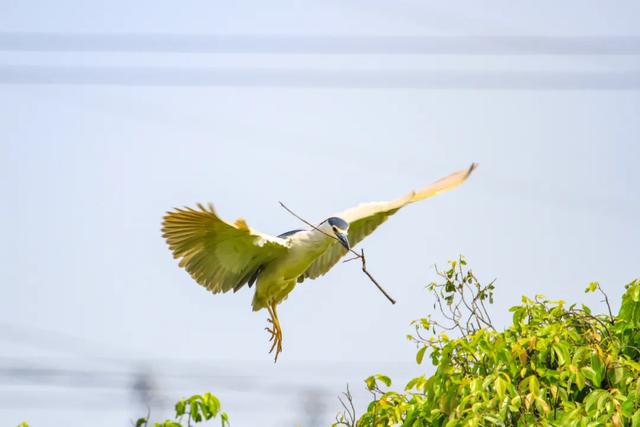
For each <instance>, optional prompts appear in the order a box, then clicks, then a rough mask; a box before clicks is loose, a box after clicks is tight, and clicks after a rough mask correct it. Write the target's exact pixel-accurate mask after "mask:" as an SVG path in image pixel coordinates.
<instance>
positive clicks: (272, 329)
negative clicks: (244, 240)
mask: <svg viewBox="0 0 640 427" xmlns="http://www.w3.org/2000/svg"><path fill="white" fill-rule="evenodd" d="M267 321H268V322H269V323H271V325H270V326H269V327H266V328H264V329H265V330H266V331H267V332H269V334H270V335H271V336H270V337H269V342H273V343H272V344H271V349H269V353H273V351H274V350H275V351H276V355H275V358H274V360H273V361H274V363H275V362H277V361H278V356H279V355H280V353H281V352H282V329H281V328H280V322H279V321H278V318H277V317H276V318H271V319H267Z"/></svg>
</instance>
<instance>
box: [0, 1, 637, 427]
mask: <svg viewBox="0 0 640 427" xmlns="http://www.w3.org/2000/svg"><path fill="white" fill-rule="evenodd" d="M639 89H640V5H639V4H638V3H637V2H635V1H619V2H616V3H615V5H614V4H613V3H606V2H604V3H603V2H597V1H584V0H580V1H577V0H575V1H565V2H556V1H535V2H533V1H531V2H512V1H506V0H504V1H494V2H477V1H461V2H448V3H446V4H444V3H442V2H425V1H410V0H400V1H393V2H391V1H380V0H373V1H371V0H370V1H363V0H353V1H331V0H330V1H326V2H305V1H270V2H259V1H247V2H233V3H231V2H216V1H209V2H203V1H191V0H184V1H181V2H158V1H146V0H143V1H137V2H125V1H122V0H114V1H110V2H82V1H77V0H75V1H73V0H62V1H56V2H48V1H11V0H0V194H1V195H2V202H1V203H0V220H1V221H2V224H3V226H2V243H1V244H0V257H1V261H0V285H1V286H2V288H1V289H2V296H1V297H0V424H2V425H6V426H13V425H16V424H18V423H19V422H20V421H22V420H26V421H29V422H30V423H31V425H32V426H61V425H64V426H85V425H88V423H89V422H90V425H92V426H105V427H106V426H109V427H112V426H128V425H131V420H134V419H136V418H137V417H139V416H144V415H146V414H147V411H150V413H151V416H152V418H154V419H160V418H163V417H166V416H169V415H171V410H172V404H173V402H175V401H176V400H177V399H179V398H183V397H186V396H189V395H191V394H193V393H200V392H204V391H211V392H213V393H214V394H216V395H217V396H218V397H219V398H220V400H221V401H222V404H223V407H224V409H225V410H227V411H228V412H229V414H230V417H231V422H232V425H234V426H235V427H238V426H257V425H260V426H305V427H306V426H320V425H328V424H329V423H330V422H331V421H332V420H333V419H334V417H335V415H336V412H337V411H338V410H339V409H340V405H339V402H338V400H337V396H338V395H340V393H341V392H343V391H345V390H346V385H347V384H349V386H350V389H351V390H352V392H353V395H354V399H355V403H356V405H357V408H358V409H360V410H361V409H362V408H363V407H364V405H366V403H367V401H368V399H369V395H368V393H367V392H366V391H365V388H364V384H363V379H364V378H365V377H366V376H368V375H370V374H374V373H384V374H387V375H389V376H391V377H392V378H393V379H394V380H395V383H394V385H395V386H397V387H399V388H400V387H403V386H404V382H405V381H406V380H407V379H409V378H412V377H413V376H416V375H418V374H420V373H422V372H425V371H426V372H429V368H428V366H426V365H428V363H426V362H425V366H417V365H416V364H415V362H414V353H415V347H413V346H412V344H411V343H409V342H407V340H406V338H405V335H406V334H407V333H410V332H411V328H410V326H409V322H410V321H411V320H413V319H415V318H418V317H420V316H423V315H425V314H428V313H429V311H430V309H431V307H432V304H433V300H431V299H430V297H429V296H428V295H427V293H426V292H425V290H424V286H425V284H426V283H428V282H429V281H431V280H433V279H434V276H435V275H434V268H433V265H434V264H436V263H437V264H438V265H440V266H445V265H446V261H447V260H449V259H454V258H455V257H457V255H458V254H459V253H463V254H465V255H466V257H467V259H468V260H469V263H470V265H471V266H472V268H473V269H474V271H475V273H476V274H477V275H478V276H479V278H481V279H482V280H485V281H489V280H492V279H494V278H497V282H496V286H497V289H496V303H495V305H494V306H493V307H492V309H491V313H492V315H493V319H494V321H495V322H496V323H497V324H498V325H500V326H504V325H506V324H507V323H508V322H509V321H510V313H509V312H508V311H507V310H508V307H510V306H511V305H514V304H516V303H518V302H519V300H520V297H521V295H523V294H527V295H534V294H537V293H543V294H546V295H548V296H550V297H554V298H563V299H565V300H566V301H568V302H588V303H589V304H594V305H596V304H599V302H598V297H597V296H594V295H585V294H584V293H583V289H584V288H585V286H586V285H587V284H588V282H589V281H591V280H598V281H600V282H601V284H602V286H603V287H604V288H605V289H606V290H607V291H608V293H609V296H610V298H611V299H612V301H617V300H619V298H620V295H621V293H622V289H623V286H624V284H625V283H627V282H629V281H630V280H631V279H632V278H634V277H637V276H638V274H640V255H639V251H638V241H639V240H640V227H639V226H638V218H639V216H640V199H639V197H638V184H639V183H640V178H639V175H638V171H637V165H638V162H639V160H640V141H639V137H640V120H638V118H639V117H640V92H639ZM472 161H476V162H479V163H480V168H479V169H478V171H477V172H476V173H475V174H474V175H473V176H472V178H471V179H470V180H469V181H468V183H466V184H465V185H464V186H463V187H460V188H459V189H456V190H455V191H453V192H451V193H447V194H445V195H442V196H439V197H437V198H434V199H430V200H428V201H425V202H422V203H420V204H416V205H413V206H411V207H409V208H407V209H405V210H403V211H401V212H400V213H398V214H397V215H396V216H394V217H393V218H392V219H391V220H390V221H389V222H388V223H386V224H384V225H383V226H382V227H381V228H379V229H378V231H377V232H376V233H375V234H373V235H372V236H371V237H370V238H368V239H367V240H366V241H365V242H364V244H363V245H362V247H364V248H365V249H366V251H367V258H368V264H369V269H370V270H371V272H372V273H373V274H374V275H375V276H376V278H377V279H378V280H379V281H380V282H381V283H382V284H383V286H385V288H387V290H388V291H389V292H390V293H391V294H392V295H393V296H394V297H396V298H397V300H398V304H397V305H395V306H392V305H390V304H389V303H388V301H386V300H385V299H384V297H383V296H382V295H381V294H380V293H378V291H377V290H376V289H375V288H374V287H373V286H372V285H371V284H370V283H369V282H368V280H367V279H366V278H365V277H364V276H363V275H362V274H361V272H360V270H359V268H358V266H357V265H355V264H342V265H337V266H336V268H334V269H333V270H332V271H331V272H330V273H329V274H328V275H326V276H325V277H323V278H321V279H318V280H315V281H310V282H305V283H304V284H302V285H300V286H299V287H297V288H296V289H295V290H294V292H293V293H292V294H291V295H290V297H289V299H288V300H287V301H286V302H284V303H283V304H282V305H281V306H280V308H279V314H280V319H281V321H282V322H283V328H284V333H285V342H284V344H285V347H284V353H283V354H282V355H281V356H280V360H279V361H278V363H277V364H276V365H274V364H273V362H272V358H271V357H270V356H269V355H268V354H267V349H268V346H267V335H266V333H265V331H264V330H263V328H264V326H265V325H266V314H265V313H262V312H260V313H252V312H251V308H250V301H251V298H252V292H251V291H249V290H248V289H243V290H242V291H241V292H239V293H238V294H231V295H216V296H212V295H210V294H208V293H207V292H206V291H205V290H204V289H203V288H201V287H199V286H197V285H196V284H195V282H193V281H192V280H191V278H190V277H189V276H188V275H187V274H186V273H185V272H184V271H183V270H181V269H179V268H178V266H177V263H176V262H175V261H174V260H173V259H172V257H171V255H170V253H169V251H168V249H167V247H166V245H165V243H164V241H163V239H162V238H161V236H160V221H161V217H162V215H163V213H164V212H165V211H166V210H168V209H170V208H172V207H177V206H184V205H194V204H195V203H197V202H212V203H214V204H215V206H216V208H217V210H218V212H219V213H220V214H221V215H222V216H223V217H224V218H227V219H230V220H232V219H235V218H237V217H239V216H242V217H244V218H246V220H247V221H248V223H249V224H250V225H251V226H253V227H254V228H256V229H258V230H261V231H263V232H266V233H272V234H278V233H280V232H283V231H286V230H290V229H293V228H297V227H299V226H300V224H299V222H298V221H297V220H296V219H295V218H293V217H292V216H291V215H289V214H288V213H286V212H285V211H284V210H283V209H282V208H280V207H279V206H278V204H277V202H278V201H283V202H285V203H287V205H288V206H290V207H291V208H292V209H294V210H296V211H297V212H299V213H300V214H302V215H303V216H305V217H306V218H308V219H310V220H312V221H320V220H322V219H324V218H326V217H327V216H328V215H329V214H331V213H334V212H337V211H340V210H342V209H345V208H348V207H351V206H354V205H356V204H358V203H360V202H365V201H374V200H386V199H390V198H394V197H398V196H400V195H404V194H405V193H406V192H408V191H409V190H411V189H414V188H419V187H421V186H424V185H426V184H428V183H430V182H432V181H433V180H435V179H437V178H440V177H442V176H444V175H447V174H449V173H451V172H453V171H456V170H458V169H461V168H464V167H466V166H468V165H469V164H470V163H471V162H472Z"/></svg>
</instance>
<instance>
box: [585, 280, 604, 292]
mask: <svg viewBox="0 0 640 427" xmlns="http://www.w3.org/2000/svg"><path fill="white" fill-rule="evenodd" d="M599 286H600V284H599V283H598V282H591V283H589V286H587V288H586V289H585V290H584V292H585V293H591V292H595V291H596V290H598V287H599Z"/></svg>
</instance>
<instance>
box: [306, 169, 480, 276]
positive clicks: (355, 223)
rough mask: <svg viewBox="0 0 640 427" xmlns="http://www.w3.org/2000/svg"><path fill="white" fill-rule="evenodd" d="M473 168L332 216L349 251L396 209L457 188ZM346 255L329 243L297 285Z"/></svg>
mask: <svg viewBox="0 0 640 427" xmlns="http://www.w3.org/2000/svg"><path fill="white" fill-rule="evenodd" d="M477 166H478V165H477V164H476V163H473V164H472V165H471V166H470V167H468V168H467V169H464V170H461V171H458V172H455V173H453V174H451V175H449V176H447V177H445V178H442V179H440V180H438V181H436V182H434V183H433V184H431V185H430V186H428V187H426V188H424V189H422V190H420V191H412V192H411V193H409V194H407V195H406V196H404V197H400V198H399V199H396V200H391V201H387V202H370V203H363V204H360V205H358V206H356V207H354V208H351V209H347V210H346V211H344V212H341V213H338V214H336V215H334V216H337V217H339V218H342V219H344V220H345V221H347V222H348V223H349V243H350V244H351V247H354V246H355V245H356V244H358V243H359V242H360V241H361V240H362V239H364V238H365V237H366V236H368V235H369V234H371V233H372V232H373V231H374V230H375V229H376V228H378V226H379V225H380V224H382V223H383V222H385V221H386V220H387V219H388V218H389V217H390V216H391V215H393V214H394V213H396V212H397V211H398V210H399V209H400V208H402V207H404V206H406V205H408V204H410V203H413V202H417V201H419V200H422V199H426V198H428V197H432V196H436V195H438V194H441V193H444V192H445V191H449V190H451V189H453V188H455V187H457V186H459V185H460V184H462V183H463V182H464V181H465V180H466V179H467V178H468V177H469V175H470V174H471V172H473V170H474V169H475V168H476V167H477ZM346 253H347V250H346V249H345V248H344V247H342V245H340V244H339V243H338V242H334V243H332V244H331V246H329V248H328V249H327V250H326V251H325V252H324V253H323V254H322V255H321V256H320V257H318V258H317V259H316V260H315V261H314V263H313V264H311V266H310V267H309V269H308V270H307V271H305V273H304V274H303V276H301V277H300V278H299V279H298V281H302V280H304V279H305V278H311V279H314V278H316V277H318V276H322V275H323V274H325V273H326V272H327V271H329V270H330V269H331V267H333V266H334V265H335V264H336V263H337V262H338V260H339V259H340V258H342V257H343V256H344V255H345V254H346Z"/></svg>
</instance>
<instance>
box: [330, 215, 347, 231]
mask: <svg viewBox="0 0 640 427" xmlns="http://www.w3.org/2000/svg"><path fill="white" fill-rule="evenodd" d="M327 222H328V223H329V225H331V226H336V227H338V228H339V229H341V230H346V229H347V228H349V224H348V223H347V221H345V220H344V219H342V218H338V217H337V216H332V217H331V218H329V219H327Z"/></svg>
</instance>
